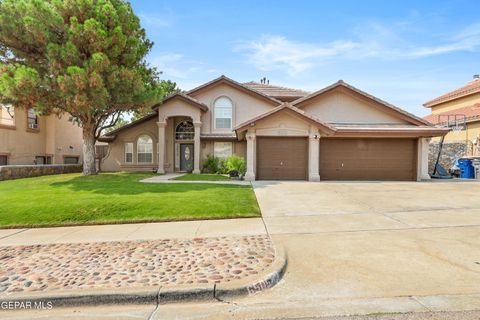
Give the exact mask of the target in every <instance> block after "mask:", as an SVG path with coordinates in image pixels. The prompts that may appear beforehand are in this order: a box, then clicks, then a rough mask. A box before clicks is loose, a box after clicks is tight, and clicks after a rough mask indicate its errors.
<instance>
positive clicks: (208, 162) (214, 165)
mask: <svg viewBox="0 0 480 320" xmlns="http://www.w3.org/2000/svg"><path fill="white" fill-rule="evenodd" d="M219 162H220V159H218V158H217V157H215V156H214V155H212V154H209V155H207V158H206V159H205V160H204V161H203V165H202V171H203V172H205V173H217V172H218V167H219Z"/></svg>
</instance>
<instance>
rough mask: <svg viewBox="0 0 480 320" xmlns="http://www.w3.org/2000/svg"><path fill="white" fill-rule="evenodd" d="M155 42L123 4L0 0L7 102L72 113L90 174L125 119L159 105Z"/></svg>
mask: <svg viewBox="0 0 480 320" xmlns="http://www.w3.org/2000/svg"><path fill="white" fill-rule="evenodd" d="M152 45H153V43H152V42H151V41H150V40H148V39H147V37H146V33H145V30H144V29H143V28H142V27H141V26H140V20H139V18H138V17H137V16H136V15H135V14H134V13H133V10H132V8H131V6H130V4H129V3H128V2H125V1H122V0H0V103H11V104H13V105H15V106H21V107H33V108H34V109H35V111H36V112H37V113H38V114H52V113H57V114H61V113H65V112H67V113H69V114H70V115H71V116H72V119H73V120H74V121H75V122H76V123H78V124H79V125H80V126H81V127H82V130H83V140H84V143H83V156H84V157H83V158H84V160H83V174H84V175H93V174H96V170H95V142H96V139H97V138H98V136H99V135H100V132H101V131H102V130H104V129H106V128H109V127H112V126H114V125H115V124H116V122H117V121H118V119H120V116H121V114H122V112H125V111H133V110H136V109H139V108H140V109H142V108H146V107H147V106H150V105H151V104H152V103H153V102H154V101H155V100H156V97H155V95H156V93H157V91H158V89H157V82H158V73H157V71H156V70H155V69H154V68H150V67H149V66H148V65H147V63H146V61H145V56H146V55H147V53H148V52H149V51H150V49H151V48H152Z"/></svg>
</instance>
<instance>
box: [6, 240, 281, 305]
mask: <svg viewBox="0 0 480 320" xmlns="http://www.w3.org/2000/svg"><path fill="white" fill-rule="evenodd" d="M286 267H287V256H286V254H285V250H284V249H283V247H279V246H275V260H274V262H273V263H272V265H271V266H270V267H268V268H267V269H266V270H264V271H263V272H262V273H261V274H258V275H256V276H255V277H249V278H246V279H241V280H238V281H231V282H228V283H218V284H205V285H203V286H202V285H198V284H197V285H193V286H189V285H178V286H175V287H161V286H158V287H131V288H115V289H84V290H69V291H68V292H46V293H44V292H38V293H37V292H35V293H33V292H20V293H15V294H11V295H9V296H5V297H2V298H0V304H8V303H24V304H26V303H29V304H32V305H34V304H36V305H48V304H50V305H51V306H53V307H54V308H55V307H67V306H85V305H105V304H162V303H171V302H183V301H198V300H215V299H217V300H222V299H224V298H226V297H230V296H239V295H249V294H255V293H257V292H260V291H263V290H266V289H269V288H271V287H273V286H274V285H276V284H277V283H278V282H279V281H280V280H281V278H282V276H283V274H284V273H285V269H286ZM0 312H1V310H0Z"/></svg>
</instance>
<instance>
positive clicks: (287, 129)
mask: <svg viewBox="0 0 480 320" xmlns="http://www.w3.org/2000/svg"><path fill="white" fill-rule="evenodd" d="M309 131H310V124H309V123H308V122H306V121H305V120H300V119H299V118H297V117H295V116H292V115H290V114H287V113H286V112H283V111H279V112H277V113H275V114H273V115H271V116H269V117H267V118H264V119H261V120H259V121H257V122H256V124H255V133H256V135H257V136H308V134H309Z"/></svg>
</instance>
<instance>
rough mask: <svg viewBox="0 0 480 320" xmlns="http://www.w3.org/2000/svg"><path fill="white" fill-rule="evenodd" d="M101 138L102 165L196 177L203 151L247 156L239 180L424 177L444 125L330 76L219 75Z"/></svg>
mask: <svg viewBox="0 0 480 320" xmlns="http://www.w3.org/2000/svg"><path fill="white" fill-rule="evenodd" d="M154 110H155V113H153V114H151V115H149V116H147V117H145V118H143V119H140V120H138V121H135V122H133V123H131V124H128V125H126V126H124V127H122V128H120V129H117V130H115V131H112V132H110V133H108V134H106V135H105V136H103V137H101V139H100V140H101V141H105V142H108V143H109V146H110V147H109V153H108V155H107V156H106V157H105V158H104V159H103V163H102V169H103V170H106V171H118V170H158V172H159V173H164V172H187V171H193V172H194V173H198V172H200V170H201V168H202V167H201V163H202V160H203V159H205V157H206V156H207V155H209V154H213V155H215V156H217V157H220V158H226V157H228V156H229V155H231V154H237V155H240V156H242V157H244V158H246V160H247V173H246V175H245V179H247V180H255V179H266V180H270V179H272V180H273V179H276V180H279V179H285V180H286V179H290V180H310V181H319V180H320V179H322V180H420V179H428V178H429V175H428V159H427V154H428V142H429V139H430V138H431V137H435V136H439V135H444V134H445V133H446V132H447V130H445V129H443V128H436V127H434V126H432V125H431V124H430V123H428V122H427V121H425V120H423V119H420V118H418V117H416V116H414V115H411V114H409V113H407V112H405V111H403V110H401V109H399V108H396V107H394V106H392V105H391V104H388V103H386V102H384V101H382V100H380V99H378V98H375V97H373V96H371V95H369V94H367V93H365V92H363V91H360V90H358V89H356V88H354V87H352V86H351V85H349V84H347V83H345V82H343V81H338V82H337V83H335V84H333V85H331V86H328V87H326V88H324V89H321V90H319V91H316V92H313V93H307V92H305V91H301V90H295V89H289V88H283V87H278V86H273V85H270V84H268V83H266V81H262V83H256V82H248V83H244V84H242V83H238V82H236V81H234V80H231V79H229V78H227V77H225V76H221V77H219V78H217V79H215V80H213V81H210V82H208V83H205V84H203V85H201V86H199V87H197V88H195V89H192V90H190V91H188V92H186V93H179V94H175V95H172V96H169V97H167V98H166V99H165V100H163V101H162V102H161V103H160V104H158V105H156V106H155V107H154Z"/></svg>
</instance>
